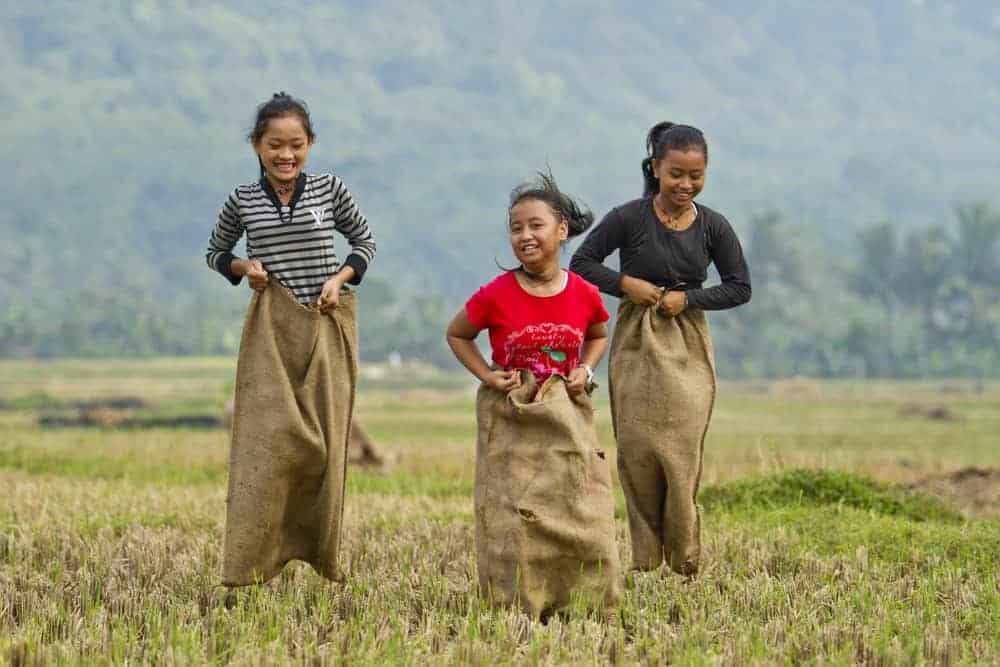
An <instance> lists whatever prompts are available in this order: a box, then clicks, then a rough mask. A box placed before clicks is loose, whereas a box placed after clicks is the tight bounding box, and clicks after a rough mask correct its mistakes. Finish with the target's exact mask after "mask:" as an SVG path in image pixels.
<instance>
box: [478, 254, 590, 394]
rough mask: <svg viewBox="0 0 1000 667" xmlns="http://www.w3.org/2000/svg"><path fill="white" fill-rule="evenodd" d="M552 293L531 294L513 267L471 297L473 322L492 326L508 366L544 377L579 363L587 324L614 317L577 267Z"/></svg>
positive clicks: (496, 356) (501, 360)
mask: <svg viewBox="0 0 1000 667" xmlns="http://www.w3.org/2000/svg"><path fill="white" fill-rule="evenodd" d="M566 274H567V280H566V287H565V288H563V290H562V291H561V292H559V293H558V294H554V295H552V296H534V295H532V294H528V293H527V292H525V291H524V288H523V287H521V285H520V283H518V282H517V277H516V276H515V275H514V272H513V271H508V272H506V273H504V274H502V275H500V276H498V277H497V278H495V279H494V280H493V281H492V282H489V283H487V284H486V285H483V286H482V287H480V288H479V290H478V291H477V292H476V293H475V294H473V295H472V298H470V299H469V300H468V301H467V302H466V303H465V313H466V315H468V317H469V322H471V323H472V326H474V327H476V328H477V329H487V330H489V334H490V345H491V346H492V347H493V361H494V362H495V363H496V364H497V365H498V366H500V367H501V368H504V369H506V370H511V369H514V368H523V369H527V370H529V371H531V372H532V373H534V374H535V377H536V378H537V379H538V382H539V383H541V382H543V381H544V380H545V379H546V378H547V377H549V376H550V375H552V374H553V373H560V374H562V375H567V376H568V375H569V373H570V371H572V370H573V369H574V368H576V366H577V363H578V361H579V357H580V346H582V345H583V341H584V337H585V336H586V334H587V329H589V328H590V326H591V325H593V324H599V323H601V322H607V321H608V311H607V310H606V309H605V308H604V303H603V302H602V301H601V295H600V293H599V292H598V291H597V288H596V287H594V286H593V285H591V284H590V283H588V282H587V281H586V280H584V279H583V278H581V277H580V276H578V275H576V274H575V273H573V272H572V271H566Z"/></svg>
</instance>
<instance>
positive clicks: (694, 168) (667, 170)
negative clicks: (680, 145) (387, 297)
mask: <svg viewBox="0 0 1000 667" xmlns="http://www.w3.org/2000/svg"><path fill="white" fill-rule="evenodd" d="M707 166H708V165H707V163H706V160H705V153H704V152H703V151H702V150H701V148H698V147H696V146H692V147H689V148H688V149H687V150H677V149H674V148H671V149H669V150H667V152H666V155H664V156H663V159H661V160H653V173H654V174H655V175H656V177H657V178H658V179H659V181H660V196H661V197H662V199H663V201H664V202H669V203H670V204H671V205H673V206H674V207H677V208H680V207H683V206H686V205H687V204H689V203H690V202H691V200H692V199H694V198H695V197H697V196H698V193H699V192H701V190H702V188H703V187H705V170H706V168H707Z"/></svg>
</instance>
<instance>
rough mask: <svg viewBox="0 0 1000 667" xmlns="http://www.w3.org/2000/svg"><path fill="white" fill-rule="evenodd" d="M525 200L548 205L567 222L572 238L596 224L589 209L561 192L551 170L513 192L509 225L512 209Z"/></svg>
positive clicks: (508, 217) (511, 193)
mask: <svg viewBox="0 0 1000 667" xmlns="http://www.w3.org/2000/svg"><path fill="white" fill-rule="evenodd" d="M525 199H536V200H538V201H541V202H545V203H546V204H548V205H549V208H551V209H552V212H553V213H555V214H556V215H557V216H559V217H561V218H562V219H563V220H565V221H566V225H567V226H568V227H569V235H570V237H573V236H577V235H578V234H582V233H584V232H585V231H587V229H589V228H590V226H591V225H592V224H594V214H593V213H591V212H590V210H589V209H586V208H582V207H581V206H580V204H578V203H577V202H575V201H573V199H572V198H571V197H570V196H569V195H566V194H564V193H563V192H561V191H560V190H559V186H558V185H556V179H555V178H553V176H552V171H551V170H548V171H547V172H542V171H540V172H538V178H537V179H536V180H534V181H528V182H527V183H522V184H521V185H519V186H517V187H516V188H514V189H513V190H511V192H510V206H508V207H507V211H508V216H507V220H508V223H509V222H510V214H509V211H510V209H512V208H514V205H515V204H517V203H519V202H522V201H524V200H525Z"/></svg>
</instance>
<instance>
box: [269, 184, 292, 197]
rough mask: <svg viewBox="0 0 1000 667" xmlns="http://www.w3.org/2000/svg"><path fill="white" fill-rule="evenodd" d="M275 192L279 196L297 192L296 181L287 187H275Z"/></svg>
mask: <svg viewBox="0 0 1000 667" xmlns="http://www.w3.org/2000/svg"><path fill="white" fill-rule="evenodd" d="M274 191H275V192H276V193H278V196H279V197H281V196H284V195H290V194H292V193H293V192H295V181H292V182H291V183H288V184H287V185H276V186H274Z"/></svg>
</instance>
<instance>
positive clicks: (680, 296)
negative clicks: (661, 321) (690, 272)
mask: <svg viewBox="0 0 1000 667" xmlns="http://www.w3.org/2000/svg"><path fill="white" fill-rule="evenodd" d="M657 308H658V309H659V311H660V312H661V313H663V314H664V315H667V316H669V317H675V316H677V315H680V314H681V313H682V312H684V309H685V308H687V294H685V293H684V292H678V291H671V292H665V293H664V294H663V297H662V298H661V299H660V303H659V305H658V306H657Z"/></svg>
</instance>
